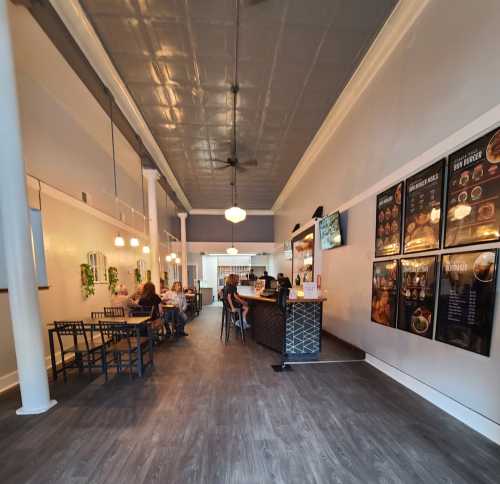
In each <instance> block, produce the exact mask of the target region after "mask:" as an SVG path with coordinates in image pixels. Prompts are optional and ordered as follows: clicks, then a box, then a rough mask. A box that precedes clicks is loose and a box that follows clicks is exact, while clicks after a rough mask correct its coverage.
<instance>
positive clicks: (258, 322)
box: [238, 286, 325, 362]
mask: <svg viewBox="0 0 500 484" xmlns="http://www.w3.org/2000/svg"><path fill="white" fill-rule="evenodd" d="M238 294H239V295H240V297H241V298H242V299H245V300H246V301H247V302H248V304H249V305H250V313H249V320H250V323H251V324H252V333H253V337H254V339H255V341H256V342H257V343H259V344H262V345H264V346H266V347H267V348H270V349H272V350H274V351H277V352H278V353H280V354H281V357H282V362H287V361H308V360H315V359H318V358H319V354H320V351H321V327H322V319H323V318H322V316H323V302H324V301H325V299H324V298H318V299H304V298H297V299H293V300H292V299H289V300H287V302H286V305H285V306H284V307H281V306H280V305H279V304H278V303H277V300H276V297H263V296H260V295H258V294H257V293H256V292H255V289H254V288H253V287H247V286H239V287H238Z"/></svg>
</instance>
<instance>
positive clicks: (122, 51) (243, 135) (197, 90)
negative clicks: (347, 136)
mask: <svg viewBox="0 0 500 484" xmlns="http://www.w3.org/2000/svg"><path fill="white" fill-rule="evenodd" d="M395 3H396V0H241V3H240V5H241V9H240V39H239V42H240V44H239V62H238V64H239V65H238V71H239V73H238V77H239V86H240V91H239V94H238V110H237V128H238V129H237V142H238V157H239V159H240V160H245V159H250V158H256V159H257V160H258V162H259V164H258V166H257V167H248V168H247V171H246V172H245V173H244V174H240V175H239V176H238V193H239V196H238V198H239V204H240V205H241V206H243V207H245V208H249V209H269V208H271V206H272V205H273V202H274V201H275V199H276V197H277V196H278V195H279V193H280V191H281V189H282V188H283V186H284V185H285V183H286V181H287V179H288V177H289V176H290V174H291V173H292V171H293V169H294V168H295V166H296V164H297V163H298V161H299V160H300V158H301V156H302V154H303V153H304V151H305V150H306V148H307V146H308V144H309V142H310V141H311V140H312V138H313V136H314V134H315V133H316V131H317V130H318V129H319V127H320V126H321V123H322V121H323V119H324V117H325V116H326V115H327V114H328V112H329V110H330V109H331V107H332V105H333V104H334V102H335V100H336V99H337V97H338V96H339V94H340V93H341V91H342V89H343V88H344V86H345V85H346V83H347V81H348V80H349V78H350V77H351V75H352V74H353V72H354V70H355V69H356V67H357V66H358V64H359V62H360V60H361V59H362V57H363V55H364V53H365V52H366V50H367V49H368V47H369V46H370V44H371V42H372V40H373V38H374V37H375V35H376V33H377V32H378V30H379V29H380V28H381V27H382V25H383V24H384V22H385V20H386V19H387V17H388V16H389V14H390V12H391V11H392V9H393V7H394V5H395ZM81 4H82V6H83V8H84V9H85V11H86V13H87V15H88V17H89V18H90V20H91V21H92V23H93V25H94V27H95V29H96V31H97V33H98V35H99V36H100V38H101V41H102V43H103V45H104V47H105V48H106V50H107V51H108V53H109V55H110V57H111V60H112V61H113V62H114V64H115V66H116V67H117V69H118V71H119V73H120V75H121V76H122V78H123V80H124V82H125V84H126V85H127V87H128V89H129V91H130V93H131V94H132V96H133V98H134V99H135V101H136V103H137V105H138V106H139V108H140V110H141V111H142V114H143V116H144V118H145V120H146V122H147V123H148V125H149V127H150V129H151V132H152V133H153V135H154V136H155V138H156V140H157V142H158V144H159V146H160V148H161V149H162V150H163V152H164V154H165V157H166V158H167V160H168V162H169V164H170V166H171V168H172V170H173V171H174V173H175V176H176V177H177V179H178V181H179V183H180V184H181V186H182V188H183V190H184V191H185V193H186V195H187V197H188V198H189V201H190V202H191V205H192V206H193V208H226V207H227V206H229V204H230V202H231V188H230V185H229V183H230V178H231V170H217V169H216V168H218V167H220V164H218V163H214V162H212V161H210V160H211V159H214V158H220V159H226V158H227V157H228V156H229V155H230V151H231V146H230V143H231V122H232V111H231V109H232V95H231V92H230V86H231V84H232V81H233V72H234V42H235V0H81Z"/></svg>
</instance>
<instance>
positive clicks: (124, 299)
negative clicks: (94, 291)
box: [111, 284, 130, 314]
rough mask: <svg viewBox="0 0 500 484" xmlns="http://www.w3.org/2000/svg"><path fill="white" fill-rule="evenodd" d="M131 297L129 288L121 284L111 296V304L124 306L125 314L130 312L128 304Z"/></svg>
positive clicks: (118, 306) (117, 306)
mask: <svg viewBox="0 0 500 484" xmlns="http://www.w3.org/2000/svg"><path fill="white" fill-rule="evenodd" d="M129 299H130V298H129V296H128V290H127V288H126V287H125V286H124V285H123V284H120V285H119V286H118V289H117V290H116V292H115V293H114V294H113V297H112V298H111V305H112V306H113V307H115V308H123V310H124V311H125V314H128V312H129V309H130V308H129V306H128V303H129Z"/></svg>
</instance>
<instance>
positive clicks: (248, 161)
mask: <svg viewBox="0 0 500 484" xmlns="http://www.w3.org/2000/svg"><path fill="white" fill-rule="evenodd" d="M258 164H259V163H258V161H257V160H246V161H242V162H241V163H240V165H245V166H257V165H258Z"/></svg>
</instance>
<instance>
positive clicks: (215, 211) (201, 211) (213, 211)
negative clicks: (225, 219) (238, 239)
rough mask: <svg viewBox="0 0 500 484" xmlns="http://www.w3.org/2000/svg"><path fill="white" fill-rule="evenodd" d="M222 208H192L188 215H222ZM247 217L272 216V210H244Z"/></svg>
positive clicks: (223, 210)
mask: <svg viewBox="0 0 500 484" xmlns="http://www.w3.org/2000/svg"><path fill="white" fill-rule="evenodd" d="M224 212H225V209H224V208H193V209H191V210H190V211H189V215H224ZM246 212H247V215H264V216H271V215H274V211H273V210H259V209H255V210H246Z"/></svg>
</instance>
